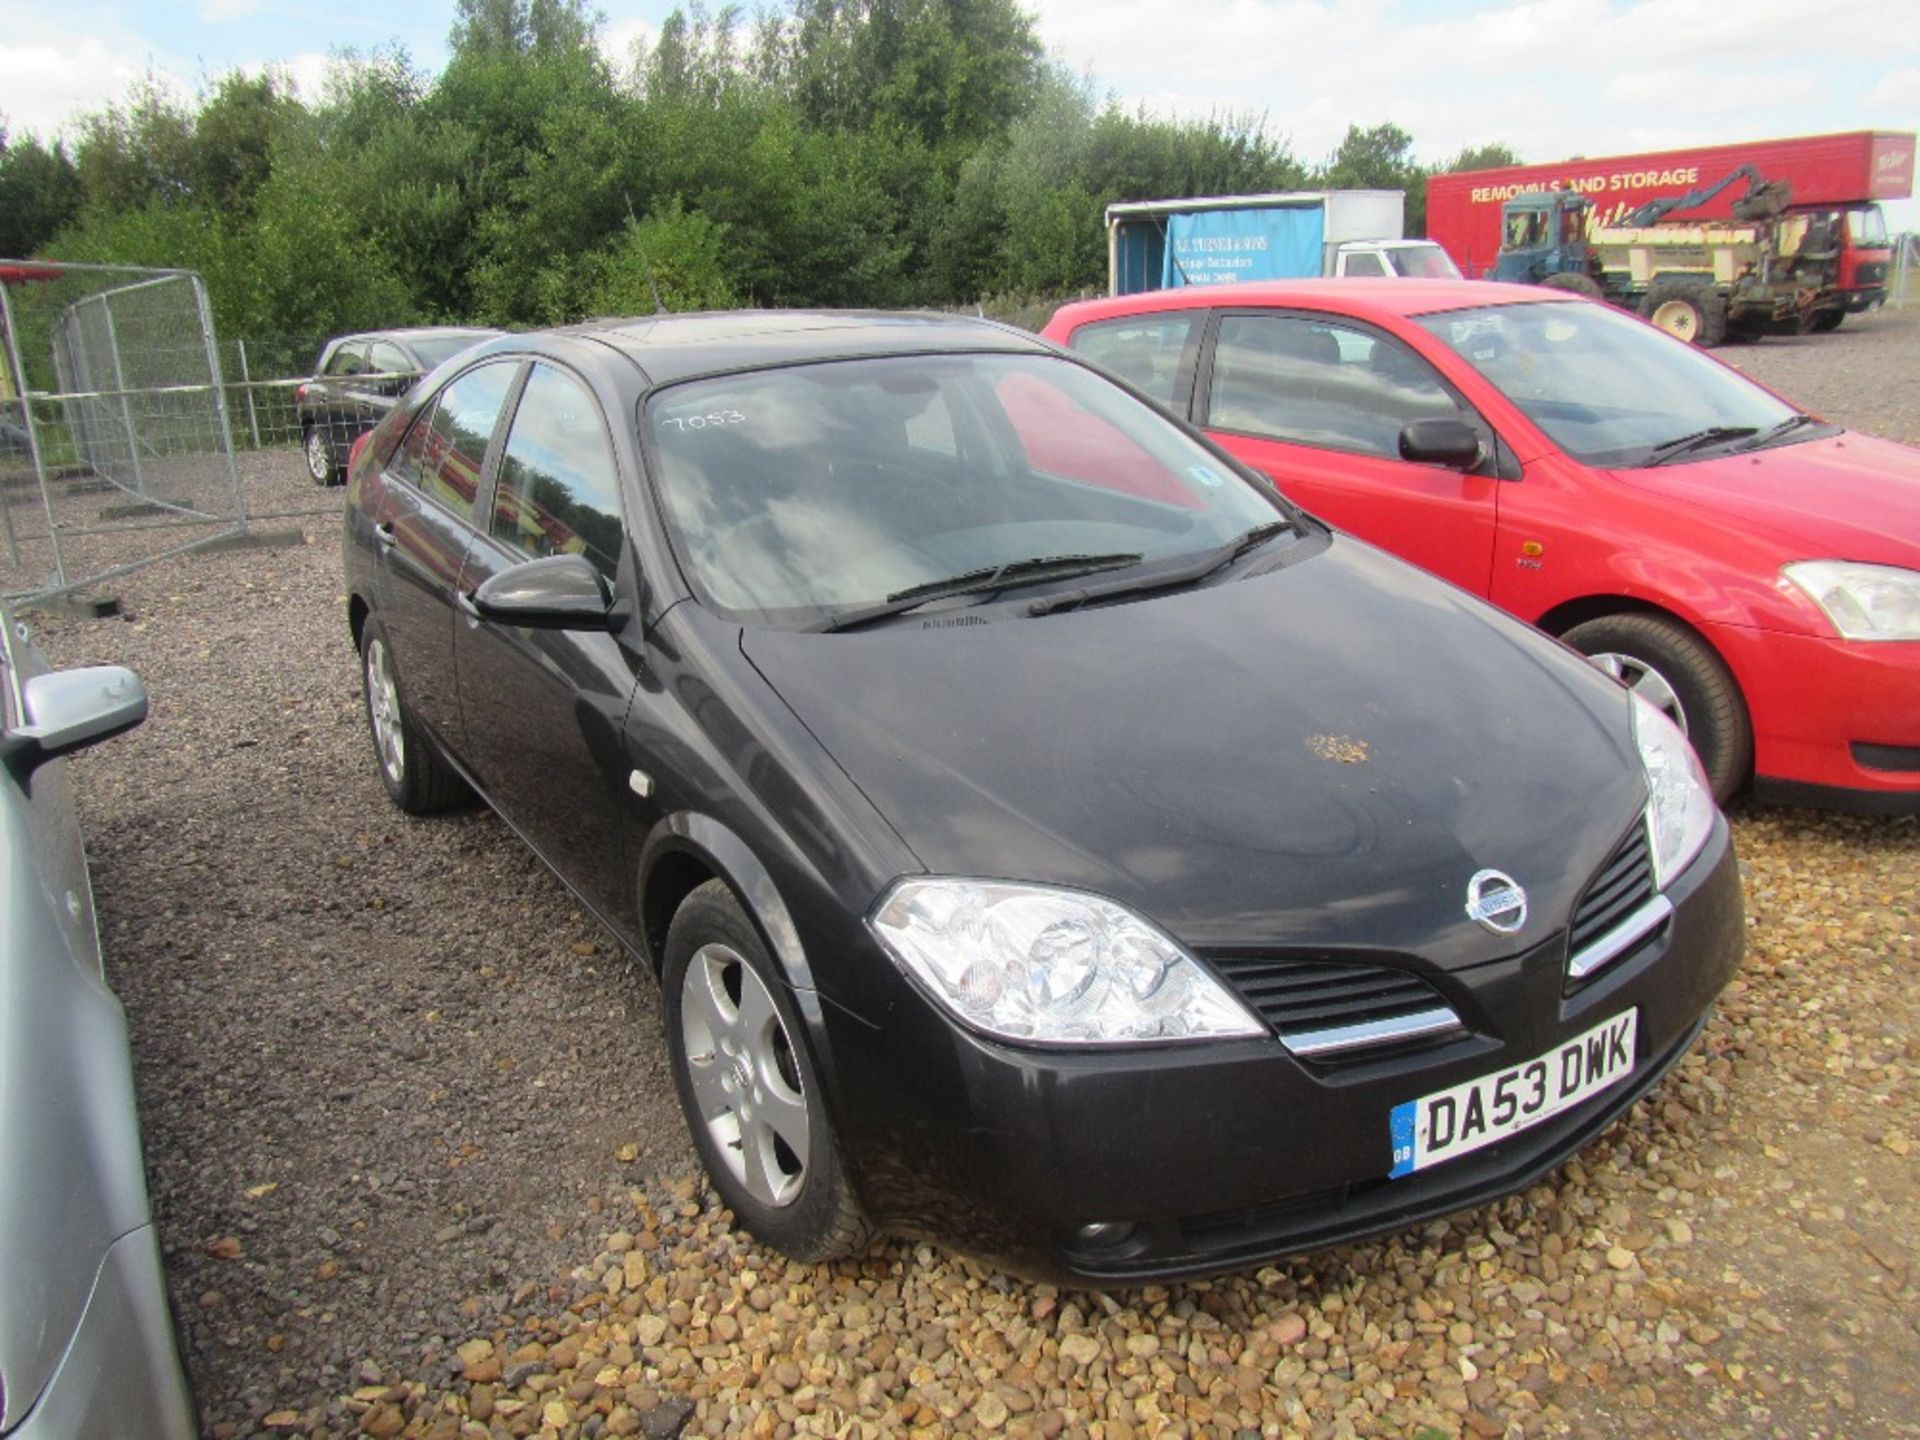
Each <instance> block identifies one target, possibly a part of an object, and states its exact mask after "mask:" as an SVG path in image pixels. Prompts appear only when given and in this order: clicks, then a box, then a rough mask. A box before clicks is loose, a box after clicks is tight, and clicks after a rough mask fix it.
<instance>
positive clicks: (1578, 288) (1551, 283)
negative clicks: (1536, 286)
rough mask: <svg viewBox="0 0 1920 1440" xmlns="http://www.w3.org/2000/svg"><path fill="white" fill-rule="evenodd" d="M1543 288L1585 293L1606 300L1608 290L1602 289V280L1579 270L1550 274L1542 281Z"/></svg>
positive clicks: (1576, 293) (1595, 298) (1596, 298)
mask: <svg viewBox="0 0 1920 1440" xmlns="http://www.w3.org/2000/svg"><path fill="white" fill-rule="evenodd" d="M1540 288H1541V289H1543V290H1566V291H1570V292H1571V293H1573V294H1575V295H1584V296H1586V297H1587V298H1588V299H1589V300H1604V299H1606V292H1604V291H1603V290H1601V288H1600V282H1599V281H1597V280H1595V279H1594V278H1593V277H1592V276H1591V275H1583V274H1581V273H1580V272H1579V271H1578V270H1565V271H1562V272H1561V273H1560V274H1558V275H1549V276H1547V278H1546V279H1544V280H1542V281H1541V282H1540Z"/></svg>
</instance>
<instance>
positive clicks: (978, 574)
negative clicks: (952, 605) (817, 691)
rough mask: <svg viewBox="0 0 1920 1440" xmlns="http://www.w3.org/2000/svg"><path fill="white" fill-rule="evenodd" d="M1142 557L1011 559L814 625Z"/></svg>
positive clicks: (824, 627) (836, 625) (859, 619)
mask: <svg viewBox="0 0 1920 1440" xmlns="http://www.w3.org/2000/svg"><path fill="white" fill-rule="evenodd" d="M1140 559H1141V555H1140V553H1139V552H1138V551H1135V550H1129V551H1116V552H1115V553H1113V554H1110V555H1035V556H1032V557H1031V558H1029V559H1025V560H1009V561H1007V562H1005V563H1004V564H1001V565H983V566H981V567H980V568H979V569H977V570H967V571H963V572H962V573H961V574H958V575H949V576H947V577H946V578H945V579H941V580H927V581H923V582H922V583H921V584H918V585H909V586H908V587H907V588H906V589H904V590H896V591H894V592H893V594H891V595H889V596H887V598H886V599H885V600H882V601H880V602H879V603H877V604H874V605H863V606H861V607H859V608H858V609H855V610H842V611H841V612H840V613H839V614H838V615H835V616H833V617H832V618H831V619H829V620H827V621H826V622H825V623H824V624H821V625H817V626H815V627H814V628H815V629H816V630H820V631H828V630H851V629H853V628H855V627H856V626H860V625H865V624H868V623H870V622H871V621H874V620H884V619H886V618H887V617H888V616H889V615H902V614H905V613H906V612H907V611H909V610H914V609H917V608H919V607H920V606H922V605H930V604H932V603H933V602H934V601H935V600H949V599H952V598H954V597H955V596H959V595H978V594H982V593H985V592H988V591H994V590H1005V589H1008V588H1010V587H1011V586H1014V585H1039V584H1043V583H1044V582H1046V581H1048V580H1071V579H1073V578H1075V577H1076V576H1079V575H1093V574H1097V573H1098V572H1100V571H1102V570H1114V569H1118V568H1119V567H1120V566H1122V565H1133V564H1137V563H1138V562H1139V561H1140Z"/></svg>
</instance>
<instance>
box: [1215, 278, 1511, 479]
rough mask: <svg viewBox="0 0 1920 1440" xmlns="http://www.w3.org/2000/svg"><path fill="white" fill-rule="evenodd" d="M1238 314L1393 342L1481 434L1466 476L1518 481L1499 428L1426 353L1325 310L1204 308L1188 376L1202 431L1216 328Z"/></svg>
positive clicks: (1338, 450)
mask: <svg viewBox="0 0 1920 1440" xmlns="http://www.w3.org/2000/svg"><path fill="white" fill-rule="evenodd" d="M1243 316H1245V317H1252V318H1271V319H1279V320H1306V321H1309V322H1312V323H1316V324H1321V325H1344V326H1346V327H1347V328H1349V329H1352V330H1355V331H1358V332H1359V333H1360V334H1363V335H1366V336H1368V337H1370V338H1371V339H1372V340H1373V342H1374V343H1375V344H1379V343H1380V342H1381V341H1383V340H1384V341H1385V342H1387V343H1388V344H1392V345H1398V346H1399V347H1400V348H1401V349H1402V350H1405V351H1406V352H1407V354H1409V355H1410V356H1412V357H1413V358H1414V359H1415V360H1418V361H1419V362H1420V363H1421V364H1422V365H1423V366H1425V367H1426V368H1427V370H1428V371H1430V372H1431V373H1432V375H1433V378H1434V380H1435V381H1436V382H1438V384H1439V385H1440V388H1441V389H1442V390H1444V391H1446V393H1447V395H1448V396H1449V397H1450V398H1451V399H1452V400H1453V403H1454V404H1455V405H1457V406H1459V408H1460V410H1461V411H1462V412H1463V413H1464V414H1467V415H1470V416H1472V417H1473V421H1474V423H1475V424H1476V425H1477V426H1478V427H1479V428H1480V430H1481V432H1482V437H1481V438H1482V440H1483V442H1485V443H1484V444H1483V446H1482V448H1483V450H1484V451H1485V453H1484V454H1483V455H1482V456H1481V458H1480V463H1479V464H1478V465H1476V466H1474V468H1473V469H1472V470H1469V471H1467V472H1466V473H1467V474H1469V475H1485V476H1488V477H1490V478H1492V479H1495V480H1518V479H1520V478H1521V469H1520V465H1519V462H1518V461H1517V460H1516V459H1515V458H1514V455H1513V448H1512V447H1511V446H1510V445H1508V444H1507V442H1506V439H1505V437H1504V436H1502V435H1501V433H1500V430H1499V427H1497V426H1496V425H1495V424H1494V423H1493V422H1492V421H1491V420H1489V419H1487V417H1486V416H1485V415H1483V414H1481V413H1480V407H1479V406H1477V405H1475V404H1474V403H1473V402H1472V401H1471V400H1469V399H1467V397H1466V396H1465V395H1463V394H1461V393H1460V388H1459V387H1458V386H1457V385H1455V384H1454V383H1453V381H1452V380H1450V379H1448V378H1447V377H1446V376H1445V375H1443V374H1442V373H1441V372H1440V369H1439V367H1438V366H1436V365H1435V364H1434V363H1433V362H1432V361H1431V360H1429V359H1427V357H1426V356H1424V355H1422V354H1420V353H1419V352H1418V351H1416V350H1414V348H1413V347H1412V346H1411V345H1408V344H1407V342H1406V341H1404V340H1402V339H1401V338H1400V337H1399V336H1398V335H1394V334H1391V333H1390V332H1388V331H1386V330H1383V329H1381V328H1380V327H1379V326H1378V325H1374V324H1372V323H1370V322H1368V321H1366V320H1362V319H1359V318H1358V317H1356V316H1352V315H1339V314H1335V313H1333V312H1331V311H1324V310H1291V309H1282V308H1279V307H1277V306H1245V305H1241V306H1223V307H1220V308H1218V309H1215V310H1212V311H1209V312H1208V317H1207V325H1206V333H1205V335H1204V337H1203V338H1202V340H1201V345H1200V350H1201V355H1200V363H1199V365H1198V367H1197V371H1198V373H1197V374H1196V376H1195V379H1194V390H1193V423H1194V424H1195V425H1197V426H1199V427H1200V428H1201V429H1202V430H1206V429H1210V428H1214V427H1213V425H1212V416H1211V413H1210V411H1211V406H1212V403H1213V362H1214V354H1215V350H1216V348H1217V347H1218V345H1219V342H1220V331H1221V328H1222V326H1223V325H1224V324H1225V323H1226V322H1227V321H1228V320H1230V319H1236V318H1240V317H1243ZM1227 433H1228V434H1234V435H1238V434H1248V435H1249V438H1252V439H1256V440H1270V441H1272V442H1274V443H1275V444H1278V445H1299V446H1301V447H1302V448H1304V449H1310V450H1325V451H1328V452H1329V453H1332V454H1337V455H1363V456H1366V457H1367V458H1369V459H1375V460H1378V459H1384V458H1391V459H1392V460H1393V461H1394V462H1395V463H1397V464H1404V463H1406V462H1404V461H1401V460H1400V459H1399V457H1397V456H1393V457H1384V456H1379V455H1375V454H1373V453H1372V452H1371V451H1366V450H1355V449H1348V448H1346V447H1344V446H1335V445H1309V444H1307V442H1305V441H1303V440H1288V439H1285V438H1283V437H1281V436H1277V435H1252V434H1251V433H1250V432H1244V431H1238V430H1233V431H1228V432H1227Z"/></svg>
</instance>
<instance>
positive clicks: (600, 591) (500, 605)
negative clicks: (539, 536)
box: [471, 555, 613, 630]
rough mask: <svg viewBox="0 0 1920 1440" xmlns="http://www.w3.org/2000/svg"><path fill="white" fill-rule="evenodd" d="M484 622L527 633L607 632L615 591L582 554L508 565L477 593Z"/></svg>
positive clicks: (474, 599) (476, 610)
mask: <svg viewBox="0 0 1920 1440" xmlns="http://www.w3.org/2000/svg"><path fill="white" fill-rule="evenodd" d="M471 608H472V610H473V612H474V613H475V614H476V615H478V616H479V617H480V618H481V619H483V620H493V621H497V622H498V623H500V624H502V625H520V626H524V627H526V628H527V629H529V630H605V629H607V628H608V627H609V626H611V624H612V623H613V591H612V589H611V588H610V587H609V586H608V584H607V582H606V580H605V578H604V577H602V576H601V574H600V572H599V571H598V570H596V569H595V568H594V566H593V562H592V561H591V560H589V559H587V557H586V556H584V555H548V556H545V557H544V558H542V559H539V560H527V561H524V562H522V563H521V564H519V565H514V566H510V567H509V568H507V569H505V570H502V571H501V572H500V573H499V574H498V575H495V576H493V577H491V578H490V579H488V580H486V581H483V582H482V583H481V585H480V588H479V589H477V590H475V591H474V592H473V596H472V600H471Z"/></svg>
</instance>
